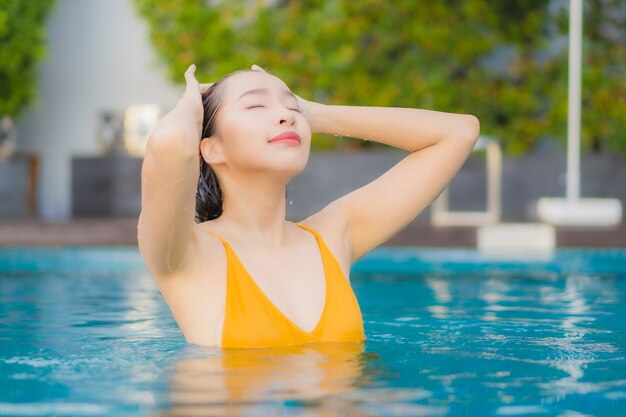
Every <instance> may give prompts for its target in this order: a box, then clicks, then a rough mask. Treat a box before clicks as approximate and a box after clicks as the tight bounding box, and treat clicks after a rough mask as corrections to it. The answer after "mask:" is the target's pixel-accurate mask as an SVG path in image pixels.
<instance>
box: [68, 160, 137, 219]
mask: <svg viewBox="0 0 626 417" xmlns="http://www.w3.org/2000/svg"><path fill="white" fill-rule="evenodd" d="M141 163H142V160H141V159H139V158H134V157H130V156H106V157H75V158H73V159H72V215H73V217H126V216H138V215H139V212H140V211H141Z"/></svg>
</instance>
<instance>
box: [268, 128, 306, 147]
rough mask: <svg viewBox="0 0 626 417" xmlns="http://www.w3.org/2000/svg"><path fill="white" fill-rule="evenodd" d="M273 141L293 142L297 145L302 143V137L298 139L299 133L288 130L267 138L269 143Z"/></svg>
mask: <svg viewBox="0 0 626 417" xmlns="http://www.w3.org/2000/svg"><path fill="white" fill-rule="evenodd" d="M275 142H286V143H288V142H293V143H297V144H298V145H299V144H301V143H302V139H300V135H298V134H297V133H296V132H293V131H290V132H284V133H281V134H280V135H278V136H274V137H273V138H272V139H270V140H269V143H275Z"/></svg>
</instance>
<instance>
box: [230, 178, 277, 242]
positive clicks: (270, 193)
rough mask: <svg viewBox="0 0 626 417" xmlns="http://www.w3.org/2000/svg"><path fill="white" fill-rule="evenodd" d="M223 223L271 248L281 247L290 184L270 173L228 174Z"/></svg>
mask: <svg viewBox="0 0 626 417" xmlns="http://www.w3.org/2000/svg"><path fill="white" fill-rule="evenodd" d="M220 180H221V182H222V183H223V187H222V196H223V203H222V215H221V216H220V223H223V224H227V225H228V227H229V228H231V229H234V230H240V231H241V232H242V235H244V236H249V237H250V239H246V240H248V241H251V240H253V241H257V240H258V242H259V243H262V244H264V245H268V246H270V247H273V248H275V247H280V246H281V245H282V243H283V240H284V231H285V224H286V221H285V212H286V209H285V201H286V198H285V190H286V185H287V184H286V183H284V181H281V180H277V179H276V178H272V176H268V175H258V174H257V175H254V174H249V175H246V176H241V177H239V176H238V177H233V176H225V177H224V178H221V179H220Z"/></svg>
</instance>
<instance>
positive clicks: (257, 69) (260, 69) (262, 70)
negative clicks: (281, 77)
mask: <svg viewBox="0 0 626 417" xmlns="http://www.w3.org/2000/svg"><path fill="white" fill-rule="evenodd" d="M252 70H253V71H261V72H267V71H265V70H264V69H263V68H261V67H259V66H258V65H257V64H254V65H252Z"/></svg>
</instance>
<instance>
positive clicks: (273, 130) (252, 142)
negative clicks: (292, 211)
mask: <svg viewBox="0 0 626 417" xmlns="http://www.w3.org/2000/svg"><path fill="white" fill-rule="evenodd" d="M222 100H223V101H222V106H221V109H220V111H219V113H218V115H217V119H216V130H215V135H214V136H215V137H216V138H217V140H218V141H219V143H220V147H221V150H222V154H223V158H224V162H225V163H226V164H227V165H228V166H229V167H230V168H232V169H236V170H244V171H249V172H268V171H271V172H277V173H278V172H279V173H281V174H287V175H289V176H291V177H293V176H295V175H297V174H298V173H300V172H302V170H303V169H304V167H305V166H306V163H307V161H308V158H309V151H310V145H311V128H310V126H309V124H308V122H307V121H306V119H305V118H304V117H303V116H302V114H301V113H300V109H299V107H298V100H297V98H296V97H295V96H294V95H293V94H292V93H291V91H290V90H289V88H288V87H287V85H286V84H285V83H284V82H283V81H282V80H281V79H279V78H277V77H275V76H273V75H270V74H267V73H264V72H261V71H246V72H242V73H238V74H235V75H233V76H231V77H230V78H228V79H227V80H226V81H225V84H224V92H223V96H222ZM279 135H283V137H285V136H286V137H287V140H277V141H276V140H275V141H272V139H275V138H276V137H277V136H279ZM288 139H296V140H288ZM298 140H299V143H298Z"/></svg>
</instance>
